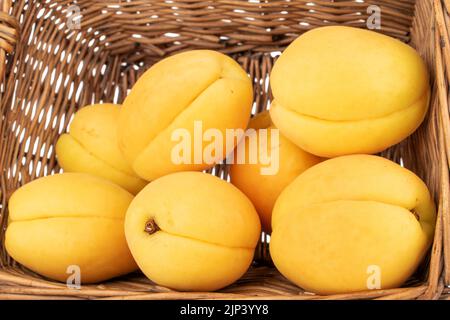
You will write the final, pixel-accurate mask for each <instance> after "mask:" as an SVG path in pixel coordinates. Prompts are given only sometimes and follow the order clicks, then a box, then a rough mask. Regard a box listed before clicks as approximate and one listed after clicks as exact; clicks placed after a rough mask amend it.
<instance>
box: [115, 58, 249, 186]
mask: <svg viewBox="0 0 450 320" xmlns="http://www.w3.org/2000/svg"><path fill="white" fill-rule="evenodd" d="M252 103H253V90H252V83H251V81H250V78H249V77H248V75H247V73H246V72H245V71H244V70H243V69H242V68H241V67H240V66H239V64H238V63H237V62H235V61H234V60H233V59H231V58H230V57H228V56H226V55H224V54H221V53H219V52H215V51H210V50H194V51H188V52H183V53H180V54H176V55H173V56H171V57H168V58H166V59H163V60H161V61H160V62H158V63H156V64H155V65H153V66H152V67H151V68H150V69H149V70H147V71H146V72H145V73H144V74H143V75H142V76H141V77H140V78H139V79H138V81H137V82H136V84H135V85H134V86H133V88H132V89H131V92H130V94H129V95H128V96H127V98H126V99H125V101H124V103H123V108H122V110H121V114H120V121H119V143H120V147H121V149H122V151H123V153H124V155H125V157H126V158H127V160H128V162H129V163H130V164H131V166H132V168H133V169H134V171H135V172H136V173H137V174H138V175H139V176H140V177H142V178H143V179H145V180H149V181H151V180H154V179H156V178H159V177H161V176H163V175H166V174H169V173H173V172H179V171H192V170H196V171H201V170H204V169H207V168H210V167H212V166H213V165H214V164H211V163H208V162H207V161H204V160H205V159H204V158H202V159H199V160H198V161H196V159H195V158H194V157H195V156H194V153H195V152H194V151H193V152H192V153H191V156H190V157H191V161H188V162H189V163H184V162H183V163H176V162H175V161H173V155H172V151H173V150H174V148H175V147H176V146H177V145H179V144H180V140H181V138H180V137H179V136H178V133H182V132H183V133H185V132H187V133H188V134H189V137H190V138H191V139H192V140H194V136H195V134H196V133H195V124H196V123H197V122H198V121H200V122H201V126H202V131H203V132H205V131H206V130H208V129H214V130H217V131H218V132H220V133H221V134H222V135H223V137H225V136H226V129H245V128H246V126H247V123H248V120H249V118H250V111H251V107H252ZM178 138H180V139H178ZM194 143H195V142H192V145H194ZM210 143H211V142H207V141H202V142H200V146H199V149H200V150H201V151H203V150H204V149H205V147H206V146H207V145H209V144H210ZM235 145H236V144H233V146H232V147H233V148H234V146H235ZM221 151H222V157H221V158H220V159H218V161H220V160H221V159H223V158H224V157H225V156H226V151H227V150H226V143H223V150H221ZM229 151H231V150H229Z"/></svg>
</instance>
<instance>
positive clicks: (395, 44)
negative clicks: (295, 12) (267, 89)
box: [270, 26, 430, 158]
mask: <svg viewBox="0 0 450 320" xmlns="http://www.w3.org/2000/svg"><path fill="white" fill-rule="evenodd" d="M271 88H272V92H273V96H274V102H273V103H272V105H271V108H270V114H271V117H272V121H273V122H274V124H275V125H276V127H277V128H279V129H280V130H281V132H282V133H283V134H284V135H285V136H286V137H287V138H289V139H290V140H291V141H293V142H294V143H295V144H297V145H298V146H299V147H301V148H302V149H304V150H306V151H308V152H310V153H313V154H316V155H318V156H322V157H326V158H331V157H336V156H340V155H346V154H357V153H367V154H373V153H377V152H380V151H382V150H385V149H386V148H388V147H389V146H392V145H394V144H396V143H398V142H400V141H402V140H403V139H405V138H406V137H407V136H409V135H410V134H411V133H412V132H414V131H415V130H416V129H417V127H418V126H419V125H420V123H421V122H422V121H423V119H424V117H425V114H426V111H427V109H428V102H429V97H430V87H429V76H428V72H427V68H426V66H425V63H424V62H423V60H422V59H421V57H420V56H419V54H418V53H417V52H416V51H415V50H414V49H413V48H411V47H409V46H408V45H406V44H404V43H402V42H401V41H398V40H396V39H393V38H391V37H388V36H385V35H382V34H379V33H376V32H373V31H369V30H363V29H359V28H351V27H344V26H329V27H322V28H315V29H314V30H311V31H308V32H306V33H304V34H303V35H301V36H300V37H299V38H297V39H296V40H295V41H294V42H292V44H290V45H289V46H288V47H287V48H286V50H285V51H284V52H283V53H282V55H281V56H280V58H279V59H278V60H277V62H276V63H275V65H274V68H273V70H272V72H271Z"/></svg>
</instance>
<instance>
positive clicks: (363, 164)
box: [270, 155, 436, 294]
mask: <svg viewBox="0 0 450 320" xmlns="http://www.w3.org/2000/svg"><path fill="white" fill-rule="evenodd" d="M435 221H436V211H435V207H434V204H433V201H432V199H431V196H430V193H429V191H428V189H427V187H426V185H425V184H424V183H423V182H422V180H420V179H419V178H418V177H417V176H416V175H415V174H414V173H412V172H411V171H409V170H407V169H405V168H402V167H401V166H399V165H398V164H396V163H394V162H392V161H390V160H387V159H385V158H381V157H377V156H371V155H350V156H342V157H337V158H334V159H330V160H327V161H324V162H322V163H319V164H318V165H316V166H314V167H312V168H310V169H308V170H306V171H305V172H304V173H303V174H301V175H300V176H299V177H298V178H297V179H295V180H294V181H293V182H292V183H291V184H290V185H289V186H288V187H286V188H285V189H284V191H283V192H282V193H281V195H280V196H279V198H278V200H277V202H276V204H275V208H274V211H273V218H272V227H273V232H272V236H271V242H270V252H271V256H272V259H273V261H274V263H275V266H276V267H277V268H278V270H279V271H280V272H281V273H282V274H283V275H284V276H286V277H287V278H288V279H290V280H291V281H293V282H294V283H296V284H297V285H298V286H300V287H302V288H304V289H306V290H308V291H311V292H315V293H319V294H337V293H347V292H355V291H363V290H368V289H369V287H368V281H369V277H370V270H371V268H373V266H375V267H377V268H379V270H380V271H381V278H380V279H381V282H380V285H381V288H383V289H388V288H394V287H399V286H400V285H402V284H403V283H404V281H406V280H407V279H408V278H409V277H410V276H411V275H412V273H413V272H414V271H415V270H416V268H417V266H418V265H419V263H420V262H421V260H422V258H423V256H424V255H425V253H426V251H427V249H428V248H429V246H430V245H431V243H432V239H433V233H434V226H435Z"/></svg>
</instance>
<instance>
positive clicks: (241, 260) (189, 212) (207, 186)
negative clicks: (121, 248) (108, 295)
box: [125, 172, 260, 291]
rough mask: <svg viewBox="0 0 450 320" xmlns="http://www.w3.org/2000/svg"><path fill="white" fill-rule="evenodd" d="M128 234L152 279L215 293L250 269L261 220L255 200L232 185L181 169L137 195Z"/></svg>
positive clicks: (128, 218)
mask: <svg viewBox="0 0 450 320" xmlns="http://www.w3.org/2000/svg"><path fill="white" fill-rule="evenodd" d="M125 235H126V238H127V242H128V246H129V247H130V250H131V253H132V254H133V257H134V258H135V260H136V262H137V264H138V265H139V267H140V269H141V270H142V271H143V272H144V274H145V275H146V276H147V277H148V278H149V279H151V280H152V281H154V282H156V283H157V284H160V285H163V286H166V287H169V288H173V289H176V290H182V291H212V290H217V289H220V288H222V287H225V286H227V285H229V284H231V283H233V282H234V281H236V280H237V279H239V278H240V277H241V276H242V275H243V274H244V273H245V272H246V270H247V269H248V267H249V266H250V264H251V262H252V259H253V254H254V250H255V247H256V244H257V242H258V239H259V237H260V223H259V219H258V215H257V213H256V211H255V209H254V207H253V205H252V203H251V202H250V200H248V199H247V198H246V197H245V196H244V194H242V193H241V192H240V191H239V190H238V189H237V188H236V187H234V186H233V185H231V184H230V183H227V182H226V181H223V180H221V179H219V178H217V177H215V176H212V175H209V174H206V173H201V172H180V173H173V174H170V175H167V176H164V177H162V178H159V179H157V180H155V181H153V182H151V183H150V184H149V185H147V186H146V187H145V188H144V189H143V190H142V191H141V192H140V193H139V194H138V195H137V196H136V198H135V199H134V200H133V202H132V203H131V205H130V207H129V209H128V211H127V215H126V219H125Z"/></svg>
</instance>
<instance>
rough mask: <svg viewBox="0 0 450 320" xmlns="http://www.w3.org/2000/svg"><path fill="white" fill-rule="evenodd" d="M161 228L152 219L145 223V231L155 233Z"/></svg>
mask: <svg viewBox="0 0 450 320" xmlns="http://www.w3.org/2000/svg"><path fill="white" fill-rule="evenodd" d="M158 230H161V229H159V227H158V225H157V224H156V222H155V220H153V219H150V220H148V221H147V222H146V223H145V228H144V231H145V232H147V233H148V234H154V233H155V232H157V231H158Z"/></svg>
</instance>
